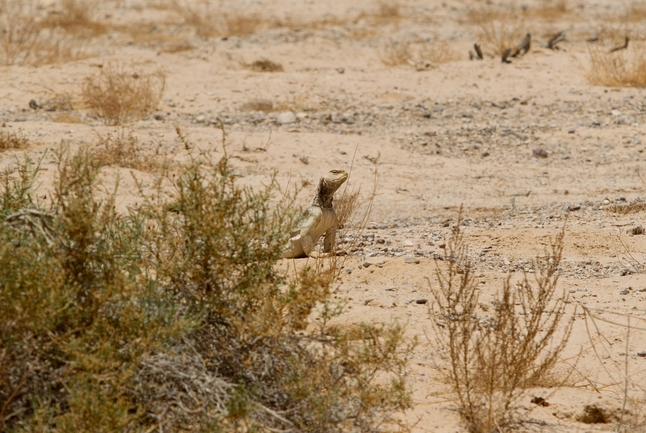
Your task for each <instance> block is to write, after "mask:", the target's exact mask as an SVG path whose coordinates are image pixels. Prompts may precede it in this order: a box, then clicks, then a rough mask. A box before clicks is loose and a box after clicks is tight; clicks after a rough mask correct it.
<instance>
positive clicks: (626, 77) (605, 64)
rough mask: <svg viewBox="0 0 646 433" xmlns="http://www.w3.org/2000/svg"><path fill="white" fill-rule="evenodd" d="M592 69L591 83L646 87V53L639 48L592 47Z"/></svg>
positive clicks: (590, 51) (590, 49)
mask: <svg viewBox="0 0 646 433" xmlns="http://www.w3.org/2000/svg"><path fill="white" fill-rule="evenodd" d="M589 53H590V69H589V70H588V71H587V78H588V81H589V82H590V83H591V84H596V85H599V86H610V87H645V86H646V55H645V54H644V53H643V51H642V50H639V49H637V50H636V49H627V50H618V51H615V52H612V53H611V52H608V51H607V49H603V48H599V47H590V48H589Z"/></svg>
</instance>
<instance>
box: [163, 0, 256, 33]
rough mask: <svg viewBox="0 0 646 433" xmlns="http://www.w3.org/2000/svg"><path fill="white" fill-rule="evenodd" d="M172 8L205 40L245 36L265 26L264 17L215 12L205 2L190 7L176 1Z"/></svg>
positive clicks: (241, 13)
mask: <svg viewBox="0 0 646 433" xmlns="http://www.w3.org/2000/svg"><path fill="white" fill-rule="evenodd" d="M172 7H173V9H174V10H176V11H177V12H178V13H179V14H180V15H181V16H182V18H183V19H184V24H186V25H188V26H191V27H193V28H194V29H195V33H196V35H197V36H200V37H203V38H209V37H214V36H245V35H249V34H251V33H254V32H256V31H257V30H258V28H259V27H260V26H262V25H263V24H264V20H263V19H262V17H260V16H259V15H257V14H247V13H243V12H233V11H224V10H221V9H218V10H213V9H212V8H211V6H210V4H209V3H208V2H205V1H201V2H197V4H192V5H189V4H188V3H187V2H185V1H184V2H180V1H179V0H174V1H173V3H172Z"/></svg>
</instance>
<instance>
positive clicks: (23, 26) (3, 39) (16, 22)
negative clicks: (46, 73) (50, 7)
mask: <svg viewBox="0 0 646 433" xmlns="http://www.w3.org/2000/svg"><path fill="white" fill-rule="evenodd" d="M64 4H69V5H75V6H69V7H70V9H69V10H68V12H69V13H70V14H72V16H70V15H67V14H65V13H61V14H60V15H56V16H55V17H48V18H45V19H39V16H40V12H39V9H38V7H37V5H36V3H35V2H31V1H27V2H20V1H16V0H0V28H1V29H2V31H1V32H0V63H2V64H5V65H12V64H30V65H41V64H49V63H60V62H65V61H70V60H78V59H82V58H85V57H88V55H89V54H88V50H87V41H85V40H79V35H81V36H82V34H81V33H80V32H79V31H76V30H78V29H81V28H83V29H84V30H83V32H85V33H87V32H88V31H89V32H90V33H91V34H90V36H91V35H95V34H97V32H100V31H104V30H99V28H100V27H101V25H100V24H98V23H95V24H91V23H93V22H91V21H84V19H82V18H81V17H79V16H77V15H74V13H75V12H74V10H75V9H73V8H76V7H78V8H79V9H83V8H84V7H85V6H84V5H83V4H82V3H78V2H77V3H75V2H73V1H71V0H70V1H67V2H65V3H64ZM84 25H85V27H83V26H84ZM75 26H76V27H75ZM73 28H74V29H76V30H75V31H74V33H75V35H74V36H71V35H70V34H68V33H69V32H68V31H66V29H67V30H70V31H72V29H73ZM85 33H84V34H85Z"/></svg>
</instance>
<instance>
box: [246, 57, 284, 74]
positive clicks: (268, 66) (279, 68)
mask: <svg viewBox="0 0 646 433" xmlns="http://www.w3.org/2000/svg"><path fill="white" fill-rule="evenodd" d="M246 66H247V68H249V69H251V70H252V71H256V72H283V71H284V69H283V65H281V64H280V63H276V62H272V61H271V60H267V59H260V60H256V61H255V62H253V63H251V64H249V65H246Z"/></svg>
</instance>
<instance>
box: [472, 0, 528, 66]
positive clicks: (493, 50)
mask: <svg viewBox="0 0 646 433" xmlns="http://www.w3.org/2000/svg"><path fill="white" fill-rule="evenodd" d="M467 22H469V23H471V24H472V25H474V26H475V27H476V29H477V30H476V34H477V36H478V42H479V43H480V44H481V45H482V46H483V48H484V49H485V51H487V52H488V53H489V54H491V55H493V56H499V55H501V54H502V53H503V52H504V51H505V50H506V49H508V48H513V47H515V46H516V45H518V44H519V43H520V41H521V40H522V39H523V37H524V36H525V34H526V33H527V30H526V26H525V22H524V20H523V18H522V16H521V15H520V13H518V12H516V11H499V10H490V9H472V10H470V11H469V13H468V15H467Z"/></svg>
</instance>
